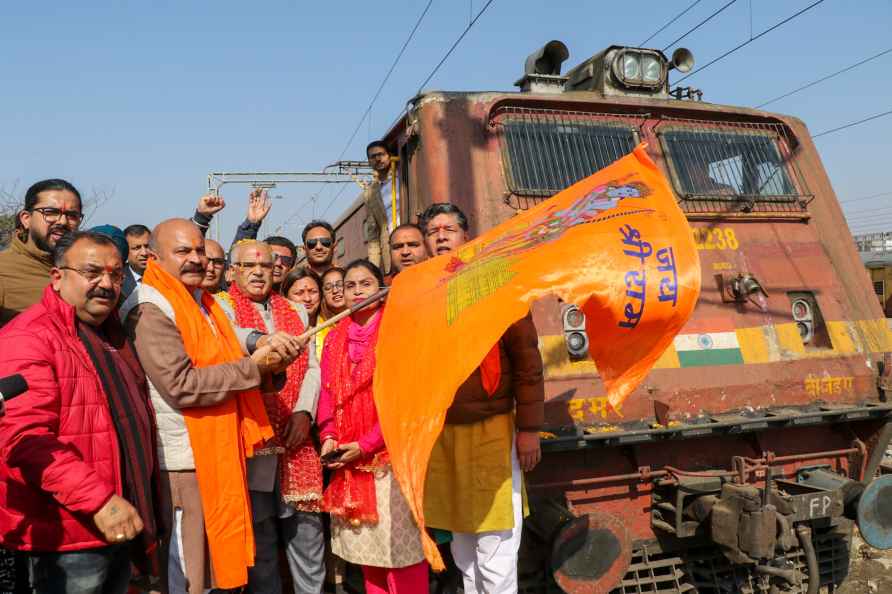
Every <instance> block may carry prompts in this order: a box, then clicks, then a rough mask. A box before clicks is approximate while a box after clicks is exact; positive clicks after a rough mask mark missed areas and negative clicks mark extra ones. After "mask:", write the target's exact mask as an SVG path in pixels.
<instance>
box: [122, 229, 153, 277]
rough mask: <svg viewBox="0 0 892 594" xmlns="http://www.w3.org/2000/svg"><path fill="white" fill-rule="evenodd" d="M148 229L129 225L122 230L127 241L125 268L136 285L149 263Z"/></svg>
mask: <svg viewBox="0 0 892 594" xmlns="http://www.w3.org/2000/svg"><path fill="white" fill-rule="evenodd" d="M149 235H150V231H149V228H148V227H146V226H145V225H138V224H137V225H130V226H129V227H127V228H126V229H124V237H125V238H126V239H127V248H128V252H127V268H128V272H129V273H130V275H131V276H132V277H133V280H135V281H136V282H137V283H138V282H139V281H140V280H142V275H143V273H144V272H145V271H146V265H148V263H149Z"/></svg>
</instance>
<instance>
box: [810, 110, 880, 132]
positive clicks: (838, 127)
mask: <svg viewBox="0 0 892 594" xmlns="http://www.w3.org/2000/svg"><path fill="white" fill-rule="evenodd" d="M890 114H892V109H890V110H889V111H884V112H883V113H878V114H875V115H872V116H870V117H866V118H864V119H863V120H858V121H857V122H849V123H848V124H845V125H843V126H837V127H836V128H831V129H830V130H824V131H823V132H818V133H817V134H812V135H811V137H812V138H820V137H821V136H824V135H825V134H833V133H834V132H839V131H840V130H845V129H846V128H851V127H852V126H857V125H859V124H864V123H866V122H869V121H871V120H875V119H877V118H882V117H885V116H887V115H890Z"/></svg>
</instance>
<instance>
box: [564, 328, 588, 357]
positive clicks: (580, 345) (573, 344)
mask: <svg viewBox="0 0 892 594" xmlns="http://www.w3.org/2000/svg"><path fill="white" fill-rule="evenodd" d="M586 342H588V341H587V340H586V338H585V334H583V333H582V332H570V333H569V334H568V335H567V350H569V351H570V352H571V353H575V352H579V351H584V350H585V347H586Z"/></svg>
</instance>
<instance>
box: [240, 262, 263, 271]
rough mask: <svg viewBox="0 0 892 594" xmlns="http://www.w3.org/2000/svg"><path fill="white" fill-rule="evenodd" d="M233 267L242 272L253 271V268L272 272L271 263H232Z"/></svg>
mask: <svg viewBox="0 0 892 594" xmlns="http://www.w3.org/2000/svg"><path fill="white" fill-rule="evenodd" d="M232 265H233V266H237V267H239V268H241V269H242V270H253V269H254V268H257V267H258V266H259V267H260V269H261V270H272V269H273V263H272V262H233V263H232Z"/></svg>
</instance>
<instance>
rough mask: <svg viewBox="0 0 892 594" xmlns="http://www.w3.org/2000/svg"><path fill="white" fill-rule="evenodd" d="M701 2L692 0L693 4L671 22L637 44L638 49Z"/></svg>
mask: <svg viewBox="0 0 892 594" xmlns="http://www.w3.org/2000/svg"><path fill="white" fill-rule="evenodd" d="M702 1H703V0H694V2H693V3H692V4H691V5H690V6H688V7H687V8H685V9H684V10H682V11H681V12H680V13H678V14H677V15H675V17H674V18H673V19H672V20H671V21H669V22H668V23H666V24H665V25H663V26H662V27H660V28H659V29H657V30H656V32H655V33H654V34H653V35H651V36H650V37H648V38H647V39H645V40H644V41H642V42H641V43H639V44H638V47H644V45H645V44H646V43H647V42H648V41H650V40H651V39H653V38H654V37H656V36H657V35H659V34H660V33H662V32H663V31H664V30H665V29H666V28H667V27H668V26H669V25H671V24H672V23H674V22H675V21H677V20H678V19H680V18H681V17H683V16H684V15H686V14H687V13H688V11H689V10H691V9H692V8H694V7H695V6H697V5H698V4H700V3H701V2H702Z"/></svg>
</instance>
